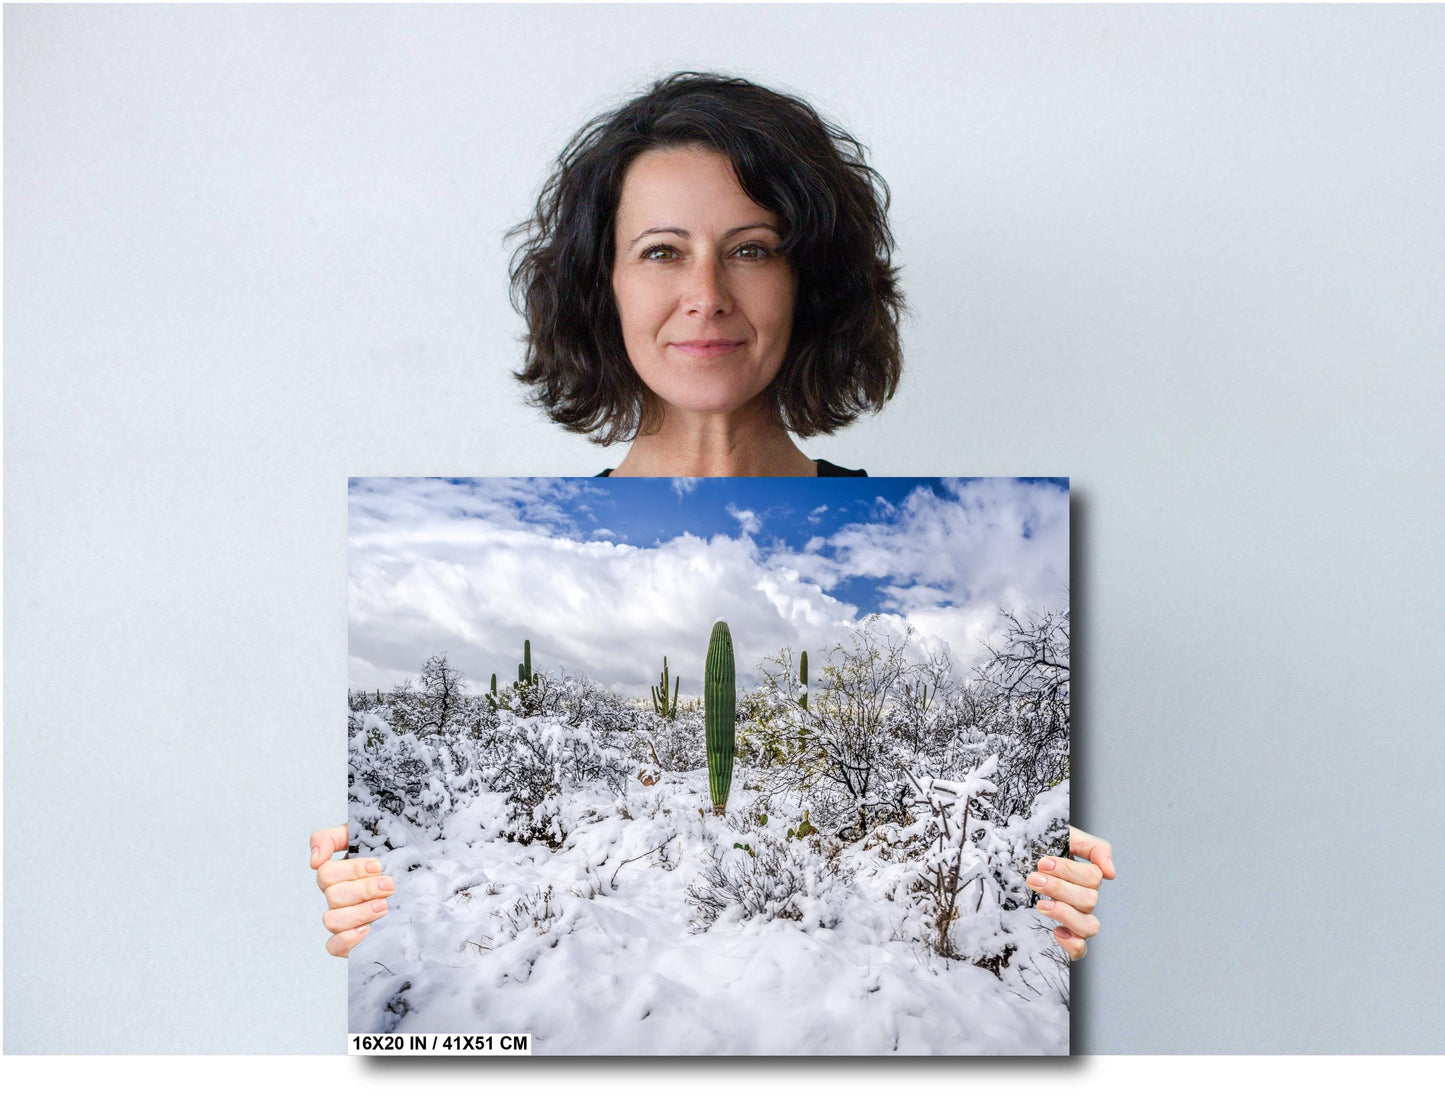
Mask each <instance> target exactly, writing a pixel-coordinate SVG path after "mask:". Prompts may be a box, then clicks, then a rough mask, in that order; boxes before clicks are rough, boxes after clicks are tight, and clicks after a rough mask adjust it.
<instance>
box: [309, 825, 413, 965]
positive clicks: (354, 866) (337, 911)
mask: <svg viewBox="0 0 1445 1120" xmlns="http://www.w3.org/2000/svg"><path fill="white" fill-rule="evenodd" d="M344 851H346V826H345V825H344V824H339V825H337V826H336V827H335V828H322V829H318V830H317V831H315V832H313V833H312V834H311V867H312V869H313V870H314V871H315V872H316V885H317V886H318V887H320V888H321V890H322V892H323V893H324V894H325V895H326V905H327V906H328V909H327V911H326V913H325V914H324V915H323V916H322V918H321V924H322V925H324V926H325V927H326V928H327V929H329V930H330V931H331V934H332V936H331V939H330V940H329V941H327V942H326V951H327V952H328V953H330V954H331V955H332V956H333V957H344V956H346V955H347V954H349V953H350V952H351V950H352V949H354V948H356V945H357V943H358V942H360V941H361V939H362V938H363V937H365V936H366V934H367V931H368V930H370V929H371V923H372V922H374V921H376V919H377V918H380V917H381V916H382V915H384V914H385V913H386V909H387V903H386V900H387V897H388V896H389V895H391V894H392V892H394V891H395V890H396V885H395V884H394V883H392V881H391V878H390V877H389V876H386V875H383V874H382V873H381V861H380V860H378V859H372V858H370V857H368V858H366V859H332V858H331V857H332V856H333V855H334V854H335V853H337V852H344Z"/></svg>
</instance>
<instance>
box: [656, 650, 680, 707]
mask: <svg viewBox="0 0 1445 1120" xmlns="http://www.w3.org/2000/svg"><path fill="white" fill-rule="evenodd" d="M668 683H669V680H668V675H667V658H666V656H664V657H663V659H662V676H661V677H660V678H659V679H658V682H657V684H655V685H653V686H652V710H653V711H654V712H656V713H657V714H658V715H660V716H661V717H662V718H663V719H676V718H677V692H678V689H680V688H681V687H682V678H681V677H678V678H677V679H676V680H675V681H672V686H673V687H672V704H671V705H669V704H668V702H667V686H668Z"/></svg>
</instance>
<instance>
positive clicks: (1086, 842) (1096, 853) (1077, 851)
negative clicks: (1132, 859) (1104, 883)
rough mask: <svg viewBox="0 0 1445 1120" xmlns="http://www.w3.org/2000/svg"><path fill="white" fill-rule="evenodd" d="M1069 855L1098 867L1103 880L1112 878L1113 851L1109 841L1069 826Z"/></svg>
mask: <svg viewBox="0 0 1445 1120" xmlns="http://www.w3.org/2000/svg"><path fill="white" fill-rule="evenodd" d="M1069 853H1070V854H1071V855H1076V856H1083V857H1084V858H1085V859H1086V860H1088V861H1089V862H1090V863H1093V864H1096V865H1098V868H1099V870H1100V871H1102V872H1103V873H1104V878H1105V879H1112V878H1113V877H1114V849H1113V847H1112V846H1111V845H1110V843H1109V841H1107V840H1101V839H1100V838H1099V837H1097V836H1091V835H1089V834H1088V833H1087V832H1085V831H1084V830H1083V829H1081V828H1074V827H1073V826H1072V825H1070V826H1069Z"/></svg>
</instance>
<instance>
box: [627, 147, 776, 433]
mask: <svg viewBox="0 0 1445 1120" xmlns="http://www.w3.org/2000/svg"><path fill="white" fill-rule="evenodd" d="M614 225H615V226H616V245H615V253H616V256H615V259H614V267H613V271H612V291H613V294H614V295H615V296H616V298H617V310H618V313H619V315H620V317H621V320H622V340H623V343H624V344H625V345H626V347H627V356H628V358H629V359H630V360H631V362H632V366H633V368H634V369H636V370H637V373H638V376H640V377H641V378H642V380H643V383H644V384H645V385H646V386H647V387H648V388H649V389H651V390H652V392H653V393H654V394H655V395H656V396H657V397H658V398H659V399H660V400H661V401H662V402H664V404H665V405H666V406H667V407H668V409H669V411H682V412H693V413H728V412H733V411H735V410H737V409H739V408H741V407H742V406H743V405H745V404H747V403H748V402H749V401H751V400H753V399H754V398H756V397H757V396H758V394H759V393H761V392H762V391H763V390H764V389H766V388H767V387H768V385H769V384H770V383H771V382H772V380H773V378H774V377H776V376H777V374H778V370H779V369H780V368H781V367H782V364H783V358H784V356H785V355H786V354H787V352H788V339H789V337H790V335H791V333H792V325H793V300H794V297H795V295H796V293H797V277H796V276H795V274H794V272H793V269H792V266H791V265H790V264H789V263H788V262H787V261H786V260H784V259H783V257H781V256H779V255H778V251H777V250H778V246H779V244H780V243H781V242H782V236H783V230H782V223H781V221H780V220H779V218H778V215H776V214H774V213H773V212H772V211H771V210H765V209H763V207H761V206H759V205H758V204H757V203H756V202H754V201H753V200H752V199H751V198H749V197H748V196H747V195H746V194H745V193H744V192H743V189H742V187H741V186H740V185H739V184H738V180H737V175H736V174H735V173H734V171H733V168H732V164H731V162H730V161H729V160H728V158H727V157H726V156H724V155H721V154H720V153H718V152H714V151H710V150H707V149H702V148H672V149H667V150H657V151H650V152H644V153H643V154H642V155H640V156H638V157H637V158H636V159H635V160H633V161H632V165H631V166H630V167H629V168H628V170H627V176H626V178H624V179H623V181H622V197H621V200H620V202H619V203H618V207H617V219H616V222H615V223H614Z"/></svg>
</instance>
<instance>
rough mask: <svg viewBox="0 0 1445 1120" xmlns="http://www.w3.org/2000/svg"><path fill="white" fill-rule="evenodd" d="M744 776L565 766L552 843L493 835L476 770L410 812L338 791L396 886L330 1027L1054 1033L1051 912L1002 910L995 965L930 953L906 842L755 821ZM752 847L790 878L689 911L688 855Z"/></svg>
mask: <svg viewBox="0 0 1445 1120" xmlns="http://www.w3.org/2000/svg"><path fill="white" fill-rule="evenodd" d="M1064 796H1066V793H1065V794H1064ZM755 797H756V793H755V792H754V791H752V790H751V789H750V788H749V782H748V774H747V772H746V770H745V769H740V771H739V773H738V774H737V775H736V776H735V778H734V785H733V796H732V798H731V799H730V801H729V805H728V808H729V815H728V817H726V818H719V817H715V816H713V815H711V814H710V813H709V814H707V815H703V814H701V813H700V812H699V808H700V807H702V806H705V805H706V804H707V803H708V795H707V772H706V770H705V769H702V770H694V771H689V772H684V773H665V774H664V775H662V778H661V780H660V781H658V782H657V783H656V784H655V785H651V786H644V785H643V784H642V783H641V782H640V781H638V780H637V779H636V778H633V779H631V780H630V781H629V782H628V783H627V785H626V787H625V789H624V790H623V792H622V793H621V794H620V795H619V794H615V793H613V792H611V791H609V790H607V789H606V788H605V787H604V786H601V785H598V786H592V787H585V788H583V789H580V790H574V791H572V792H570V793H568V794H567V795H566V797H565V803H564V804H563V805H562V807H561V810H560V813H559V819H562V820H565V822H566V825H567V827H566V838H565V840H564V841H563V842H562V843H561V846H560V847H559V848H558V849H557V850H555V851H554V850H552V849H551V847H550V846H549V845H548V844H546V843H542V842H535V841H534V842H532V843H529V844H521V843H516V842H514V841H512V840H508V839H506V838H505V836H504V835H503V834H502V833H503V830H504V825H505V822H506V820H507V808H506V804H505V798H504V797H503V796H502V795H501V794H496V793H491V792H488V791H487V790H485V789H483V790H480V791H479V792H477V793H476V795H475V796H474V797H472V798H470V799H468V800H466V801H464V802H463V803H461V804H459V805H457V806H456V807H455V808H454V809H453V810H452V811H451V812H450V813H449V815H446V816H445V818H444V820H443V821H442V823H441V824H440V826H439V827H433V828H430V829H423V828H421V827H418V826H416V825H413V824H409V823H407V822H406V821H404V820H403V819H401V817H399V816H397V815H394V814H392V813H390V812H376V811H375V810H373V809H369V808H368V811H367V812H361V811H359V810H358V809H357V808H356V807H354V808H353V828H352V832H353V836H357V835H359V836H360V838H361V852H362V854H372V855H376V856H377V857H379V858H380V859H381V861H382V865H383V868H384V870H385V872H386V873H387V874H389V875H391V876H392V877H393V878H394V879H395V881H396V893H395V895H394V896H393V897H392V899H391V908H390V912H389V913H388V914H387V915H386V916H385V917H384V918H383V919H381V920H380V921H378V922H376V923H375V924H374V925H373V926H372V929H371V932H370V934H369V935H368V936H367V937H366V938H365V940H363V941H362V942H361V944H360V945H359V946H358V947H357V949H356V950H354V951H353V952H352V954H351V960H350V1029H351V1030H352V1031H353V1032H358V1033H360V1032H390V1031H404V1032H426V1033H450V1032H484V1031H485V1032H491V1031H497V1032H518V1033H522V1032H525V1033H529V1034H531V1035H532V1045H533V1048H534V1052H535V1053H536V1054H540V1055H549V1054H551V1055H563V1054H567V1055H576V1054H610V1055H629V1054H659V1055H662V1054H674V1055H683V1054H685V1055H703V1054H758V1055H763V1054H771V1055H813V1054H891V1053H898V1054H953V1055H964V1054H992V1055H999V1054H1042V1055H1063V1054H1067V1053H1068V1048H1069V1012H1068V1006H1067V992H1068V976H1067V969H1066V966H1064V965H1063V964H1062V963H1061V961H1060V960H1059V956H1060V954H1059V951H1058V950H1057V949H1056V948H1055V947H1054V945H1053V941H1052V938H1050V937H1049V936H1048V927H1049V926H1051V925H1052V923H1047V922H1044V921H1043V920H1042V919H1040V918H1039V916H1038V915H1037V914H1035V913H1034V912H1033V911H1031V910H1028V909H1022V908H1021V909H1016V910H1011V911H1008V912H1006V913H1005V914H1004V915H1003V918H1004V920H1005V922H1006V925H1007V928H1008V932H1009V936H1010V938H1011V939H1013V940H1014V941H1016V942H1017V943H1018V945H1019V946H1020V948H1019V950H1018V951H1017V952H1016V953H1015V955H1014V957H1013V960H1012V962H1011V963H1010V964H1009V965H1008V966H1007V967H1004V968H1003V969H1002V970H1001V975H1000V976H999V977H995V975H994V974H993V972H991V971H989V970H987V969H985V968H982V967H979V966H977V965H974V964H972V963H969V962H968V961H960V960H949V959H945V958H942V957H939V956H937V955H935V954H934V953H932V952H930V950H929V948H928V934H927V930H926V928H925V926H924V925H923V923H922V920H921V919H920V918H919V916H918V913H917V908H916V907H915V906H911V905H910V899H909V897H908V895H907V892H906V891H905V890H901V889H898V888H899V886H900V881H901V877H902V876H904V875H905V874H906V873H907V864H906V863H899V862H897V861H894V860H889V859H886V858H881V857H880V854H879V852H878V850H877V846H876V843H874V844H870V843H868V842H858V843H855V844H853V845H851V846H846V847H845V846H842V845H840V844H839V843H838V842H836V841H833V840H829V839H827V838H825V837H820V836H813V837H810V838H808V839H807V840H792V841H789V840H786V839H785V834H786V829H787V828H788V827H790V826H792V825H796V824H797V823H798V822H799V820H800V819H801V815H800V814H799V815H798V816H797V817H796V818H794V819H793V820H790V821H783V820H779V819H772V820H769V821H768V823H767V824H765V825H764V824H760V823H758V814H757V813H756V812H755V811H753V809H752V802H753V799H754V798H755ZM782 815H784V814H781V813H778V812H777V810H776V808H774V817H775V818H776V817H780V816H782ZM363 817H364V818H365V820H366V823H367V825H369V826H370V828H367V827H362V828H360V829H358V827H357V825H356V821H357V820H358V819H361V818H363ZM372 829H374V831H371V830H372ZM735 844H747V845H748V846H749V848H750V849H752V853H757V855H755V854H751V853H750V852H749V851H748V850H744V849H742V848H738V847H734V845H735ZM388 845H390V846H389V847H388ZM764 853H772V854H774V855H775V856H777V858H779V859H780V860H782V862H783V863H784V864H785V865H786V867H787V869H788V870H789V871H790V872H791V873H793V874H794V875H795V877H796V879H795V881H796V883H797V884H798V889H797V892H796V893H795V895H794V896H793V897H792V899H791V900H790V901H789V902H787V903H784V902H782V900H781V898H780V897H779V898H774V899H772V900H771V901H770V902H768V903H767V904H766V905H765V906H763V907H762V909H763V912H762V913H759V914H757V915H756V916H753V917H750V918H743V917H741V916H740V914H739V910H738V908H736V907H734V908H732V909H730V910H726V911H724V912H723V913H722V914H721V915H720V916H718V917H717V918H716V920H715V921H713V922H712V923H711V925H710V928H706V929H702V928H701V926H702V925H704V924H706V923H705V921H704V920H703V918H702V917H701V913H702V912H701V911H700V909H699V907H698V905H697V904H696V896H695V889H696V885H697V884H698V883H699V881H700V879H701V876H702V874H703V872H704V871H705V870H706V869H707V868H708V867H709V866H711V867H713V868H719V867H720V868H722V869H723V871H724V872H725V873H726V874H732V873H745V872H747V871H749V870H751V869H752V867H753V866H755V865H750V864H746V863H744V862H741V861H751V860H755V859H757V858H758V856H760V855H763V854H764ZM726 874H725V877H726ZM689 888H693V893H690V889H689ZM769 912H771V913H774V914H775V915H777V916H773V917H769V916H768V914H769ZM787 915H792V916H787Z"/></svg>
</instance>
